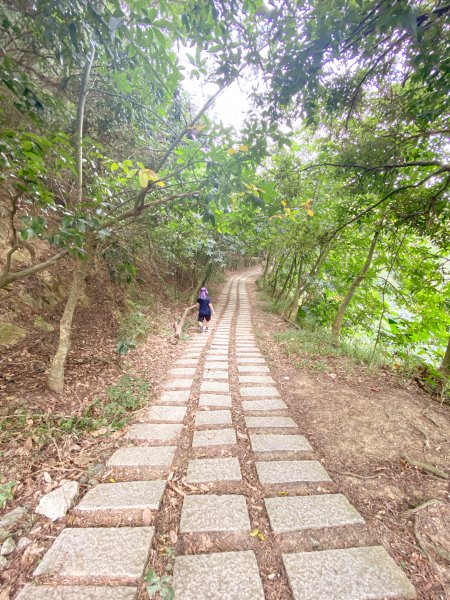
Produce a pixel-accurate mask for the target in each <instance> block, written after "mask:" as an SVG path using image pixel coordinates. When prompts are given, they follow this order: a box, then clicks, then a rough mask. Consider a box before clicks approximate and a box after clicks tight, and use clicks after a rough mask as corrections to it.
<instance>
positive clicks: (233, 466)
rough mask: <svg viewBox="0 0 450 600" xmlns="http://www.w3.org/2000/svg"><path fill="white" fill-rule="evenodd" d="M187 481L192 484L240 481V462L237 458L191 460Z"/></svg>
mask: <svg viewBox="0 0 450 600" xmlns="http://www.w3.org/2000/svg"><path fill="white" fill-rule="evenodd" d="M186 479H187V481H189V482H190V483H208V482H210V481H240V480H241V479H242V476H241V468H240V466H239V460H238V459H237V458H236V457H231V458H199V459H194V460H190V461H189V465H188V470H187V476H186Z"/></svg>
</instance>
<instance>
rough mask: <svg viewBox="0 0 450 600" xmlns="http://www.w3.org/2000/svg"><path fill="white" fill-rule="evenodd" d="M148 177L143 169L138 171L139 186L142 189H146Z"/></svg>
mask: <svg viewBox="0 0 450 600" xmlns="http://www.w3.org/2000/svg"><path fill="white" fill-rule="evenodd" d="M147 183H148V177H147V173H146V171H145V169H142V170H141V171H139V185H140V186H141V187H143V188H145V187H147Z"/></svg>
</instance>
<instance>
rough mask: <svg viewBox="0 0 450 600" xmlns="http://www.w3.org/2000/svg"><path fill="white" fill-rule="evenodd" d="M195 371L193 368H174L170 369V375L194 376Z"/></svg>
mask: <svg viewBox="0 0 450 600" xmlns="http://www.w3.org/2000/svg"><path fill="white" fill-rule="evenodd" d="M194 373H195V369H193V368H192V367H174V368H173V369H170V371H169V373H168V374H169V375H194Z"/></svg>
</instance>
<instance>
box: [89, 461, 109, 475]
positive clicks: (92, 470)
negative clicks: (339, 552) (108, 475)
mask: <svg viewBox="0 0 450 600" xmlns="http://www.w3.org/2000/svg"><path fill="white" fill-rule="evenodd" d="M105 471H106V466H105V465H104V464H103V463H97V464H96V465H94V466H92V467H89V469H88V473H89V474H90V475H93V476H94V477H101V476H102V475H104V474H105Z"/></svg>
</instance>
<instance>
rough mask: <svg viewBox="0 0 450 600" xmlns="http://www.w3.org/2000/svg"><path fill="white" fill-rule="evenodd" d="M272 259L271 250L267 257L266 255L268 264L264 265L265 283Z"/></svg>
mask: <svg viewBox="0 0 450 600" xmlns="http://www.w3.org/2000/svg"><path fill="white" fill-rule="evenodd" d="M271 257H272V253H271V252H270V250H269V251H268V252H267V255H266V262H265V265H264V273H263V276H262V278H263V280H264V281H265V279H266V277H267V273H268V272H269V264H270V259H271Z"/></svg>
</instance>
